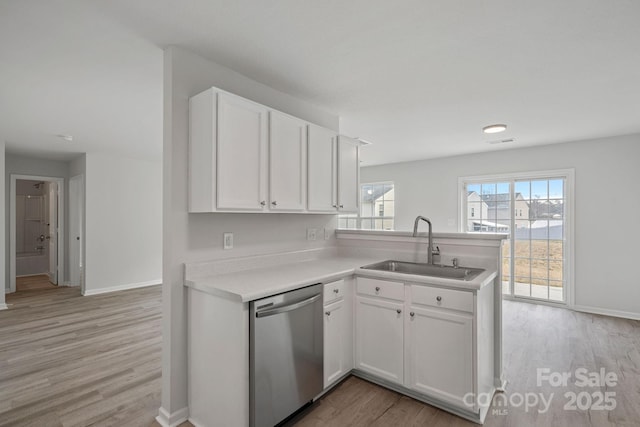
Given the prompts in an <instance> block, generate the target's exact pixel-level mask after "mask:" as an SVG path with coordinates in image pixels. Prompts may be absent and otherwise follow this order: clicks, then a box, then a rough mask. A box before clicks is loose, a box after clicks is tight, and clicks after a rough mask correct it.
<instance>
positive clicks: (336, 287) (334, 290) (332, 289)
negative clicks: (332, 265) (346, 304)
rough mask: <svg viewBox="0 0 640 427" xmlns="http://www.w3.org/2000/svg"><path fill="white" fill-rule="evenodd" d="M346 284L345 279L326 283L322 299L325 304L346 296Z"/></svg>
mask: <svg viewBox="0 0 640 427" xmlns="http://www.w3.org/2000/svg"><path fill="white" fill-rule="evenodd" d="M344 293H345V285H344V280H336V281H335V282H331V283H325V285H324V290H323V291H322V299H323V301H324V304H331V303H332V302H335V301H338V300H341V299H342V298H344Z"/></svg>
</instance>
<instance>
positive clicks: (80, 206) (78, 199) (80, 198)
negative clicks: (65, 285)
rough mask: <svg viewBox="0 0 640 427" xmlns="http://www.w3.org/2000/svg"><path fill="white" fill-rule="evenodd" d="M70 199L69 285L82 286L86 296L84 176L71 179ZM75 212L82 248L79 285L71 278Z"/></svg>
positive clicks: (79, 248)
mask: <svg viewBox="0 0 640 427" xmlns="http://www.w3.org/2000/svg"><path fill="white" fill-rule="evenodd" d="M76 182H77V194H76V195H75V196H74V191H73V189H72V187H73V186H75V183H76ZM72 183H73V184H72ZM74 197H75V198H74ZM68 199H69V285H70V286H80V290H81V293H82V294H83V295H84V287H85V283H84V265H85V260H84V256H85V253H84V240H85V236H84V232H85V229H84V215H85V211H84V174H82V173H81V174H78V175H75V176H72V177H71V178H69V194H68ZM76 203H77V206H75V204H76ZM74 211H76V214H77V216H78V217H77V220H78V231H79V236H76V237H79V238H80V246H79V247H78V263H79V266H78V268H79V271H78V273H79V276H80V277H79V279H78V283H75V282H74V281H73V277H72V276H71V273H72V272H73V266H72V265H71V263H72V262H73V261H74V255H73V251H74V249H73V239H74V236H73V235H72V233H73V232H74V230H75V228H74V225H73V224H72V223H71V220H72V217H73V212H74Z"/></svg>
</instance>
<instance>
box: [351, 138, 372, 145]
mask: <svg viewBox="0 0 640 427" xmlns="http://www.w3.org/2000/svg"><path fill="white" fill-rule="evenodd" d="M355 139H357V140H358V141H360V145H371V144H373V143H372V142H371V141H367V140H366V139H362V138H355Z"/></svg>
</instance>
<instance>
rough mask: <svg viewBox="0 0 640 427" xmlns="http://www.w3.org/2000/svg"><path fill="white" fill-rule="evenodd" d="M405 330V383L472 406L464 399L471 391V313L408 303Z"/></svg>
mask: <svg viewBox="0 0 640 427" xmlns="http://www.w3.org/2000/svg"><path fill="white" fill-rule="evenodd" d="M412 313H413V314H412ZM406 332H407V333H406V338H405V345H406V350H405V351H406V358H407V360H406V366H407V378H406V385H407V386H408V387H409V388H412V389H414V390H416V391H418V392H420V393H425V394H428V395H430V396H434V397H437V398H438V399H441V400H444V401H447V402H449V403H452V404H454V405H457V406H460V407H463V408H464V409H467V410H475V408H469V407H468V406H467V405H465V403H464V395H465V394H467V393H470V392H473V364H472V360H473V359H472V355H473V337H472V333H473V318H472V316H471V315H465V314H458V313H454V312H449V311H444V310H435V309H434V310H431V309H426V308H422V307H415V306H411V309H410V313H409V316H407V325H406Z"/></svg>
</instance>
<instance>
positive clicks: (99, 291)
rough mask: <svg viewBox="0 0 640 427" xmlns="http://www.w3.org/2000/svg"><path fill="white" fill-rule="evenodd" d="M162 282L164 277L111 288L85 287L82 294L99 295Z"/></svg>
mask: <svg viewBox="0 0 640 427" xmlns="http://www.w3.org/2000/svg"><path fill="white" fill-rule="evenodd" d="M161 283H162V279H156V280H149V281H147V282H138V283H127V284H124V285H118V286H111V287H109V288H98V289H85V290H84V292H83V293H82V295H84V296H89V295H98V294H106V293H108V292H116V291H124V290H127V289H136V288H144V287H145V286H154V285H159V284H161Z"/></svg>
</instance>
